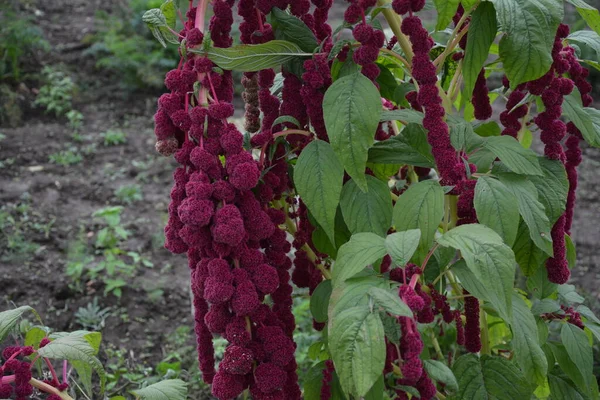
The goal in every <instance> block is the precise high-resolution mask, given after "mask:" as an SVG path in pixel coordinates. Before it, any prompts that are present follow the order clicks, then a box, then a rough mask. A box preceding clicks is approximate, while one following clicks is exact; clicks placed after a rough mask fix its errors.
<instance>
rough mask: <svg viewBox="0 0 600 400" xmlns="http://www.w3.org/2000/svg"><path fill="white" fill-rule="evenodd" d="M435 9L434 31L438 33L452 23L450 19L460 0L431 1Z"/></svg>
mask: <svg viewBox="0 0 600 400" xmlns="http://www.w3.org/2000/svg"><path fill="white" fill-rule="evenodd" d="M433 3H434V4H435V9H436V10H437V24H436V25H435V29H436V30H438V31H441V30H444V29H445V28H446V27H447V26H448V24H450V22H451V21H452V17H454V14H456V10H457V9H458V4H459V3H460V0H433Z"/></svg>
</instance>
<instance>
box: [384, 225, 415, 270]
mask: <svg viewBox="0 0 600 400" xmlns="http://www.w3.org/2000/svg"><path fill="white" fill-rule="evenodd" d="M420 239H421V231H420V230H419V229H411V230H409V231H402V232H396V233H392V234H391V235H388V237H386V238H385V248H386V249H387V252H388V253H389V255H390V256H391V257H392V261H393V262H394V265H396V266H399V267H404V266H405V265H406V264H407V263H408V262H409V261H410V259H411V258H412V256H413V254H415V251H416V250H417V247H418V246H419V241H420Z"/></svg>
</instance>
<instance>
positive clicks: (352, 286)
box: [327, 275, 390, 329]
mask: <svg viewBox="0 0 600 400" xmlns="http://www.w3.org/2000/svg"><path fill="white" fill-rule="evenodd" d="M375 287H378V288H382V289H385V290H389V288H390V284H389V281H387V280H385V279H382V278H379V277H377V276H375V275H367V276H358V277H355V278H350V279H348V280H346V281H345V282H341V283H340V284H338V285H334V286H333V290H332V291H331V296H330V297H329V310H328V320H327V321H328V326H329V329H331V321H332V319H333V317H334V316H336V315H337V314H339V313H340V312H342V311H344V310H346V309H348V308H350V307H356V306H358V305H369V304H370V301H371V296H370V295H369V291H370V290H371V289H373V288H375Z"/></svg>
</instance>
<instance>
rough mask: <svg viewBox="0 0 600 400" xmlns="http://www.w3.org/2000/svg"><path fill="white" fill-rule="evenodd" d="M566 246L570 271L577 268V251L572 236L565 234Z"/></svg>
mask: <svg viewBox="0 0 600 400" xmlns="http://www.w3.org/2000/svg"><path fill="white" fill-rule="evenodd" d="M565 246H566V247H567V262H568V263H569V269H573V268H575V264H576V263H577V250H576V249H575V243H573V239H571V236H569V235H567V234H566V233H565Z"/></svg>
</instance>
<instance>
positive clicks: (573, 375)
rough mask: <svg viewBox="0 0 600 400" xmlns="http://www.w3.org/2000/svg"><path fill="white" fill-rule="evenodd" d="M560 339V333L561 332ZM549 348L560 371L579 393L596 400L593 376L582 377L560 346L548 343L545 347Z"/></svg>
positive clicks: (596, 386) (596, 385)
mask: <svg viewBox="0 0 600 400" xmlns="http://www.w3.org/2000/svg"><path fill="white" fill-rule="evenodd" d="M576 329H579V328H576ZM561 339H562V332H561ZM548 345H549V346H550V349H551V350H552V355H553V356H554V358H555V359H556V362H558V365H559V366H560V368H561V369H562V371H563V372H564V373H565V374H566V375H567V376H568V377H569V378H570V379H571V380H572V381H573V382H574V383H575V385H576V386H577V387H578V388H579V390H580V391H581V393H585V395H586V400H587V399H597V398H598V397H599V396H598V384H597V382H596V380H595V379H594V377H593V376H590V377H584V376H583V375H582V374H581V371H580V370H579V367H578V366H577V364H575V363H574V362H573V360H572V359H571V356H570V354H569V353H568V352H567V349H566V347H565V346H564V345H562V344H557V343H553V342H548V343H547V344H546V345H545V346H548Z"/></svg>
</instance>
